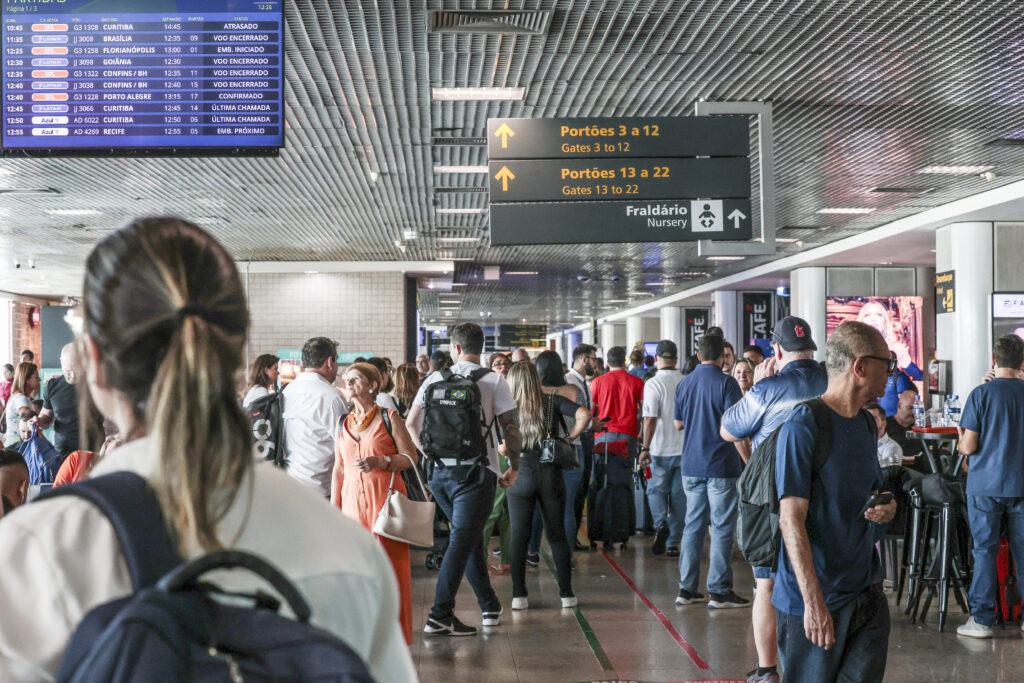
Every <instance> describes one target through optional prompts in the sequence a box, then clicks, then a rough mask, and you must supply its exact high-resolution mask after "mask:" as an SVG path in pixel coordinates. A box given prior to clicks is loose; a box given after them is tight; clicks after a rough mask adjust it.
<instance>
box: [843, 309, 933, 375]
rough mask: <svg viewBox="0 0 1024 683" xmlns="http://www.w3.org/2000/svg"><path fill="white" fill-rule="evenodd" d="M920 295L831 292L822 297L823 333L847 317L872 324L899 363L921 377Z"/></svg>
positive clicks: (912, 373)
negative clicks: (846, 294)
mask: <svg viewBox="0 0 1024 683" xmlns="http://www.w3.org/2000/svg"><path fill="white" fill-rule="evenodd" d="M923 305H924V299H923V298H922V297H919V296H830V297H826V299H825V316H826V321H825V328H826V336H832V331H833V330H835V329H836V328H837V327H839V325H841V324H842V323H844V322H846V321H847V320H857V321H860V322H862V323H867V324H868V325H871V326H872V327H874V328H875V329H877V330H878V331H879V332H881V333H882V336H883V337H884V338H885V341H886V343H887V344H888V345H889V350H890V351H893V352H895V354H896V360H897V361H898V362H899V366H900V367H901V368H903V369H904V370H905V371H906V373H907V374H908V375H910V377H911V378H912V379H914V380H918V381H920V380H921V379H923V377H924V375H923V374H922V371H921V369H922V368H923V367H924V331H923V320H922V310H921V309H922V306H923Z"/></svg>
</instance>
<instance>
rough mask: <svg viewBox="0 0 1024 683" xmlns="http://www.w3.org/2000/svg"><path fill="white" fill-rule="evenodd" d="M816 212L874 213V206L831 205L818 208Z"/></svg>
mask: <svg viewBox="0 0 1024 683" xmlns="http://www.w3.org/2000/svg"><path fill="white" fill-rule="evenodd" d="M817 212H818V213H835V214H864V213H874V212H875V207H873V206H870V207H869V206H833V207H830V208H827V209H818V211H817Z"/></svg>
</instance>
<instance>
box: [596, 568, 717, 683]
mask: <svg viewBox="0 0 1024 683" xmlns="http://www.w3.org/2000/svg"><path fill="white" fill-rule="evenodd" d="M602 555H604V559H606V560H608V564H610V565H611V566H612V569H614V570H615V571H616V572H617V573H618V575H619V576H621V577H622V580H623V581H625V582H626V585H627V586H629V587H630V588H632V589H633V592H634V593H636V596H637V597H638V598H640V600H641V601H643V603H644V604H645V605H647V608H648V609H649V610H651V612H652V613H654V616H655V617H657V618H658V621H660V622H661V625H662V626H664V627H665V630H666V631H668V633H669V635H670V636H672V637H673V638H674V639H675V641H676V642H677V643H679V647H681V648H683V652H685V653H686V654H687V655H688V656H689V657H690V659H691V660H693V663H694V664H696V665H697V668H698V669H701V670H702V671H707V670H708V669H710V668H711V667H710V666H708V663H707V662H705V661H704V660H703V659H701V658H700V655H699V654H697V651H696V650H694V649H693V646H692V645H690V644H689V643H688V642H686V638H683V635H682V634H681V633H679V631H677V630H676V627H675V626H673V625H672V622H671V621H669V620H668V617H666V616H665V614H664V613H663V612H662V611H661V610H660V609H658V608H657V607H655V606H654V603H653V602H651V599H650V598H648V597H647V596H646V595H644V592H643V591H642V590H640V588H639V587H638V586H637V585H636V584H635V583H633V579H631V578H629V574H627V573H626V572H625V571H623V569H622V567H620V566H619V565H618V563H616V562H615V560H613V559H612V557H611V555H609V554H608V553H607V552H603V553H602Z"/></svg>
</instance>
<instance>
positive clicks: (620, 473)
mask: <svg viewBox="0 0 1024 683" xmlns="http://www.w3.org/2000/svg"><path fill="white" fill-rule="evenodd" d="M605 361H606V362H607V363H608V367H609V368H610V369H609V371H608V372H606V373H605V374H603V375H601V376H600V377H596V378H594V380H593V381H592V382H591V383H590V394H591V397H592V402H593V406H594V417H595V418H596V419H597V421H598V422H600V423H601V424H603V425H604V428H605V429H606V430H607V431H605V432H603V433H601V434H598V435H597V437H596V438H595V439H594V452H595V453H598V452H601V451H603V450H604V448H605V447H604V446H603V445H602V444H608V446H607V448H608V453H609V454H610V455H611V454H616V455H619V456H621V457H618V458H615V457H611V458H609V459H608V465H607V477H608V483H609V484H619V483H630V482H631V481H632V476H633V462H634V461H635V459H636V457H637V445H638V444H639V439H638V437H639V435H640V422H639V419H638V418H637V415H638V412H639V410H640V406H641V405H642V404H643V399H644V382H643V380H642V379H640V378H639V377H634V376H633V375H631V374H629V373H628V372H626V349H625V348H624V347H622V346H613V347H612V348H610V349H608V353H607V354H606V355H605Z"/></svg>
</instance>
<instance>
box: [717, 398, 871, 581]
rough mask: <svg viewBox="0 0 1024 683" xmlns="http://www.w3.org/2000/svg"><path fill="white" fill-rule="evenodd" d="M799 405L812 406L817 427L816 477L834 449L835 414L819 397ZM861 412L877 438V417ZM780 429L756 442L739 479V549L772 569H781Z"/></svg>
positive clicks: (813, 472)
mask: <svg viewBox="0 0 1024 683" xmlns="http://www.w3.org/2000/svg"><path fill="white" fill-rule="evenodd" d="M799 405H805V406H807V407H808V408H810V410H811V413H812V414H813V415H814V423H815V425H816V427H817V437H816V438H815V441H814V460H813V464H812V465H811V479H812V481H813V480H814V478H816V477H817V476H818V473H819V472H821V468H822V467H824V466H825V462H826V461H827V460H828V456H829V453H830V452H831V450H832V415H831V414H830V412H829V408H828V406H826V405H825V402H824V401H822V400H821V399H820V398H813V399H811V400H809V401H804V402H803V403H801V404H799ZM860 413H861V415H862V416H863V417H864V418H865V419H866V420H867V421H868V425H869V427H870V429H871V435H872V437H874V438H875V439H876V440H877V433H876V427H875V419H874V418H873V417H872V416H871V415H870V413H868V412H867V411H865V410H861V411H860ZM780 431H782V426H781V425H780V426H779V428H778V429H776V430H775V431H774V432H772V433H771V434H769V435H768V437H767V438H765V440H764V441H762V442H761V443H759V444H758V445H757V448H755V449H754V453H753V455H751V456H750V461H749V462H748V463H747V466H746V467H745V468H744V469H743V474H741V475H740V480H739V494H740V519H739V530H738V533H737V536H738V537H739V541H740V543H739V545H740V550H741V551H742V552H743V557H744V558H746V560H747V562H748V563H749V564H751V565H752V566H754V567H771V568H772V571H775V570H776V569H778V563H779V551H780V549H781V548H782V531H781V529H780V528H779V492H778V488H777V487H776V481H775V460H776V447H777V445H778V442H779V432H780Z"/></svg>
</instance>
